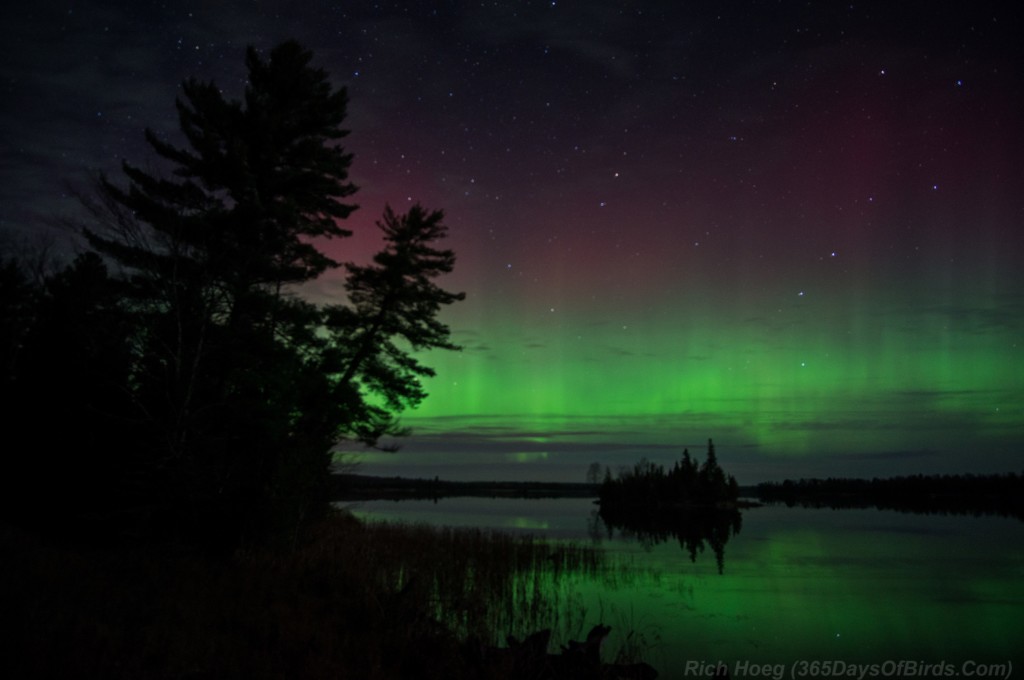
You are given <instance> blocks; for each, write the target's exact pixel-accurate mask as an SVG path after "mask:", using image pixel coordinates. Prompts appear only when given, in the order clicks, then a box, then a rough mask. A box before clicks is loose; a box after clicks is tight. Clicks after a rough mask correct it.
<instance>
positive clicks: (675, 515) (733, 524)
mask: <svg viewBox="0 0 1024 680" xmlns="http://www.w3.org/2000/svg"><path fill="white" fill-rule="evenodd" d="M598 521H599V522H600V524H603V525H604V527H605V529H606V531H607V536H608V538H613V537H614V533H615V532H616V531H618V532H619V535H620V536H621V537H622V538H625V539H627V540H635V541H637V542H638V543H640V544H641V545H643V546H644V548H645V549H650V548H653V547H654V546H656V545H659V544H661V543H666V542H668V541H671V540H673V539H674V540H677V541H679V547H680V548H682V549H683V550H684V551H685V552H686V553H687V554H688V555H689V556H690V561H691V562H696V561H697V554H698V553H703V552H704V548H705V546H707V547H709V548H711V551H712V552H713V553H714V555H715V562H716V563H717V564H718V573H719V574H721V573H723V572H724V570H725V544H726V543H728V542H729V538H731V537H732V536H735V535H737V534H739V533H740V529H741V528H742V527H743V516H742V515H741V514H740V512H739V510H735V509H730V510H723V509H717V508H678V509H675V510H673V511H671V512H665V511H658V510H656V509H653V508H646V507H630V508H612V507H604V506H602V507H601V509H600V510H599V511H596V512H595V513H594V514H593V516H592V519H591V524H592V527H593V528H592V529H591V532H590V533H591V537H592V538H597V537H598V536H599V535H600V534H599V528H598V526H599V522H598Z"/></svg>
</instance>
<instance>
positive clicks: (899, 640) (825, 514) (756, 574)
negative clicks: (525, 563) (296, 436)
mask: <svg viewBox="0 0 1024 680" xmlns="http://www.w3.org/2000/svg"><path fill="white" fill-rule="evenodd" d="M345 505H346V506H347V507H350V509H352V511H353V512H354V513H355V514H357V515H358V516H361V517H364V518H366V519H371V520H389V521H403V522H421V523H427V524H432V525H438V526H442V525H447V526H456V527H458V526H465V527H480V528H485V529H499V530H504V531H512V532H527V533H531V534H534V535H537V536H544V537H547V538H549V539H550V540H559V541H561V540H572V541H577V542H580V543H584V544H587V545H594V546H597V547H599V548H600V550H601V551H602V552H603V553H604V555H605V557H606V564H607V566H606V568H605V569H604V570H603V571H602V572H601V573H599V574H593V573H591V574H576V575H566V574H562V575H560V577H559V580H558V583H552V584H550V587H551V588H553V589H558V590H559V591H560V594H559V598H560V599H559V601H560V602H563V603H565V604H564V605H563V606H565V607H567V608H569V607H571V608H574V609H577V610H579V611H582V612H583V615H582V616H576V617H573V616H566V617H564V618H563V619H562V621H561V623H560V625H561V627H562V630H558V628H559V626H558V625H555V626H553V627H555V628H556V634H555V636H554V639H555V640H556V641H564V640H565V639H581V638H582V637H583V636H585V634H586V630H588V629H589V627H590V626H591V625H593V624H595V623H598V622H603V623H605V624H607V625H610V626H612V629H613V632H612V635H611V636H610V637H609V639H608V641H607V642H606V646H605V650H604V654H605V657H606V658H612V657H614V656H615V654H616V652H617V651H619V650H621V651H623V652H626V653H629V654H633V655H636V654H639V656H640V657H642V658H643V659H644V660H646V661H647V662H649V663H651V664H652V665H654V666H655V667H656V668H658V669H659V671H660V672H661V675H660V677H662V678H676V677H708V676H709V675H710V672H711V669H713V667H714V665H715V664H717V663H719V662H724V663H725V664H726V665H727V666H728V667H729V670H730V672H731V674H732V677H733V678H739V677H770V678H772V679H773V680H781V678H782V677H786V678H790V679H791V680H792V679H793V678H799V677H826V676H829V675H832V676H843V677H850V676H851V674H852V677H937V676H942V677H947V676H952V677H968V676H971V677H1000V678H1005V677H1008V676H1009V673H1008V671H1009V670H1010V667H1008V666H1007V665H1008V664H1013V666H1014V667H1015V668H1016V669H1018V671H1017V672H1018V673H1020V672H1021V670H1024V669H1021V667H1020V666H1019V665H1018V662H1019V661H1020V660H1021V659H1022V658H1024V652H1022V651H1021V649H1022V647H1024V522H1021V521H1019V520H1016V519H1008V518H1001V517H970V516H947V515H915V514H905V513H898V512H893V511H882V510H874V509H870V510H831V509H806V508H787V507H785V506H765V507H759V508H753V509H749V510H745V511H743V513H742V525H741V527H740V529H739V531H738V532H735V533H734V534H733V535H731V536H730V537H729V538H728V540H727V541H726V543H725V545H724V546H721V545H720V546H719V548H720V552H721V565H719V563H718V561H717V560H716V556H715V554H714V551H713V550H712V549H711V547H710V546H705V549H704V550H703V551H701V550H697V552H696V555H695V559H693V560H692V561H691V559H690V553H689V551H688V550H684V549H683V548H681V546H680V542H679V541H678V540H675V539H674V538H672V537H668V538H667V540H662V538H665V537H657V536H650V535H647V536H630V535H626V534H624V533H623V532H622V531H617V530H612V531H610V530H609V529H608V528H607V527H606V526H604V525H603V523H601V521H600V520H599V519H598V518H597V516H596V513H595V509H596V506H595V505H594V504H593V502H592V501H591V500H589V499H508V498H499V499H486V498H447V499H441V500H438V501H436V502H434V501H408V500H407V501H365V502H361V503H358V504H345ZM720 566H721V571H720V569H719V567H720ZM815 662H817V664H815ZM825 662H827V664H826V663H825Z"/></svg>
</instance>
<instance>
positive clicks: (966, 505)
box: [757, 472, 1024, 519]
mask: <svg viewBox="0 0 1024 680" xmlns="http://www.w3.org/2000/svg"><path fill="white" fill-rule="evenodd" d="M757 496H758V498H760V500H762V501H764V502H767V503H785V504H786V505H790V506H792V505H802V506H805V507H827V508H866V507H877V508H880V509H885V510H900V511H904V512H918V513H929V514H961V515H1002V516H1004V517H1017V518H1018V519H1024V476H1022V475H1018V474H1016V473H1012V472H1011V473H1008V474H994V475H973V474H964V475H912V476H909V477H890V478H886V479H878V478H874V479H847V478H834V477H829V478H828V479H800V480H796V481H794V480H791V479H787V480H786V481H784V482H782V483H777V482H766V483H763V484H759V485H758V486H757Z"/></svg>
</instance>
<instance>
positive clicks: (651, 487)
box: [598, 439, 740, 511]
mask: <svg viewBox="0 0 1024 680" xmlns="http://www.w3.org/2000/svg"><path fill="white" fill-rule="evenodd" d="M739 495H740V487H739V485H738V484H737V483H736V478H735V477H733V476H732V475H726V474H725V471H724V470H722V468H721V466H720V465H719V464H718V459H717V457H716V456H715V444H714V442H712V441H711V440H710V439H708V452H707V457H706V458H705V460H704V462H703V463H702V464H700V465H698V464H697V461H696V460H694V458H693V457H691V456H690V451H689V449H684V450H683V457H682V459H681V460H679V461H677V462H676V463H675V465H673V466H672V469H670V470H668V471H666V470H665V468H664V467H663V466H661V465H657V464H655V463H652V462H650V461H648V460H646V459H643V460H640V461H639V462H637V463H636V464H635V465H634V466H633V467H632V469H628V468H627V469H625V470H622V471H621V472H620V473H619V475H618V476H617V477H613V476H612V473H611V470H606V471H605V477H604V482H603V483H602V484H601V487H600V489H599V500H598V502H599V503H600V504H601V509H602V510H603V511H604V510H608V509H611V508H617V509H622V508H634V509H637V508H645V509H651V508H660V509H664V510H669V509H673V508H676V509H682V508H691V509H692V508H705V509H708V508H718V509H723V510H724V509H735V508H737V507H738V503H739V500H738V499H739Z"/></svg>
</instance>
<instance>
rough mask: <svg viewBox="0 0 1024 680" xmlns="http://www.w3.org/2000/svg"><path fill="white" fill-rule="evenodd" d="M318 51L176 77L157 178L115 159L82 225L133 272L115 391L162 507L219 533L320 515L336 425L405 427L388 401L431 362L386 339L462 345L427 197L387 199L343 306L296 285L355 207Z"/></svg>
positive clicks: (412, 397) (402, 395) (338, 103)
mask: <svg viewBox="0 0 1024 680" xmlns="http://www.w3.org/2000/svg"><path fill="white" fill-rule="evenodd" d="M311 61H312V54H311V53H310V52H309V51H307V50H306V49H304V48H303V47H301V46H300V45H299V44H298V43H296V42H293V41H290V42H285V43H283V44H281V45H279V46H278V47H276V48H274V49H273V50H272V51H271V52H270V53H269V58H268V59H266V60H264V59H263V57H262V56H261V55H260V54H259V53H258V52H257V51H256V50H254V49H252V48H250V49H249V50H248V53H247V58H246V64H247V67H248V74H249V77H248V85H247V87H246V90H245V95H244V99H243V100H242V101H232V100H228V99H225V97H224V95H223V94H222V93H221V90H220V89H219V88H218V87H217V86H216V85H215V84H213V83H206V82H199V81H196V80H188V81H186V82H185V83H184V85H183V88H182V92H183V97H182V98H181V99H179V100H178V101H177V109H178V117H179V122H180V127H181V131H182V134H183V136H184V138H185V140H186V141H187V146H186V147H185V148H179V147H177V146H174V145H172V144H171V143H169V142H167V141H164V140H161V139H159V138H158V137H157V136H156V135H155V134H154V133H153V132H151V131H147V132H146V139H147V140H148V142H149V144H150V146H151V147H152V149H153V150H154V151H155V153H156V154H157V155H158V156H159V157H161V158H162V159H164V161H165V162H166V163H167V164H168V166H169V167H170V169H171V172H170V175H169V177H165V176H157V175H155V174H153V173H151V172H148V171H144V170H142V169H140V168H139V167H138V166H135V165H132V164H129V163H125V164H124V166H123V171H124V174H125V176H126V178H127V180H128V183H127V186H125V187H122V186H119V185H118V184H116V183H115V182H114V181H111V180H110V179H108V178H106V177H103V178H101V179H100V182H99V191H98V195H97V198H95V199H93V200H92V201H91V202H90V206H91V207H92V208H93V212H94V214H95V215H96V216H97V217H100V218H102V227H101V228H90V229H86V230H85V234H86V237H87V239H88V241H89V243H90V244H91V245H92V247H93V248H95V249H96V250H97V251H99V252H100V253H102V254H104V255H106V256H107V257H108V258H110V259H111V260H113V261H114V262H116V263H117V264H118V265H120V267H121V269H122V270H123V271H124V272H125V274H126V279H127V280H128V282H129V285H128V287H127V293H126V296H125V300H126V304H125V309H126V313H127V314H128V315H129V316H130V317H131V318H132V319H133V320H134V323H135V326H134V328H135V331H134V333H133V335H132V341H133V347H134V352H135V354H134V356H135V360H136V363H135V367H134V371H133V373H132V376H131V380H130V381H129V382H128V384H127V385H126V386H125V388H126V390H128V391H129V392H130V393H131V395H132V398H133V400H134V416H135V417H136V418H138V419H139V420H140V421H142V423H143V426H142V428H141V430H142V431H144V432H146V433H147V434H146V436H145V441H144V442H140V443H141V444H142V445H141V446H140V447H139V456H142V457H144V458H145V466H144V467H146V468H147V469H148V470H149V471H150V473H151V477H152V480H153V484H152V487H153V489H154V490H155V491H154V494H155V496H156V503H157V505H158V507H159V508H160V509H161V512H163V513H164V514H165V515H167V517H166V518H165V521H166V522H169V523H170V524H171V525H173V526H179V527H187V528H188V529H187V530H196V529H197V528H198V527H202V530H203V531H205V532H206V533H209V534H210V535H211V537H213V538H217V537H223V536H229V535H237V534H238V533H239V532H241V533H246V532H248V533H254V532H255V533H258V532H262V531H265V530H266V529H267V527H269V526H271V525H276V526H277V527H278V528H282V525H283V527H285V528H287V527H294V526H296V525H298V524H301V523H302V521H303V520H304V519H307V518H308V517H310V516H311V515H313V514H315V513H316V511H317V510H318V509H321V508H322V507H323V506H324V503H323V500H324V497H323V495H322V492H323V489H324V484H325V481H326V479H327V474H328V470H329V464H330V449H331V447H332V446H333V445H334V444H335V443H336V442H337V441H338V439H339V438H341V437H345V436H350V437H357V438H359V439H361V440H363V441H364V442H367V443H371V444H372V443H375V442H376V438H377V437H379V436H381V435H383V434H385V433H395V432H398V431H399V428H398V427H397V424H396V419H395V414H396V413H397V411H399V410H401V409H402V408H403V407H405V406H407V405H410V404H415V403H417V402H418V401H419V400H420V399H422V398H423V397H424V396H425V391H424V389H423V387H422V385H421V384H420V382H419V378H420V377H422V376H427V375H431V373H432V372H431V371H430V369H429V368H427V367H425V366H422V365H421V364H419V362H418V361H417V360H416V359H414V358H413V356H412V354H410V353H407V352H405V351H404V350H400V349H399V347H398V345H396V344H395V340H396V339H397V340H399V341H401V342H404V343H405V344H406V345H407V346H408V349H409V350H410V351H413V352H414V351H416V350H422V349H429V348H432V347H439V348H448V349H454V348H455V346H454V345H453V344H452V343H450V341H449V340H448V328H447V327H446V326H444V325H443V324H442V323H440V321H438V319H437V314H438V313H439V311H440V309H441V307H442V305H447V304H450V303H451V302H454V301H456V300H459V299H461V297H462V296H461V294H454V293H447V292H446V291H443V290H442V289H440V288H438V287H437V286H436V285H434V284H433V283H432V282H431V279H432V278H433V277H436V276H438V275H440V274H444V273H447V272H449V271H451V269H452V265H453V263H454V255H453V254H452V253H451V251H446V250H438V249H435V248H433V247H432V246H431V245H430V244H431V242H432V241H435V240H438V239H441V238H443V237H444V235H445V231H446V230H445V228H444V227H443V226H442V225H441V223H440V219H441V214H440V213H439V212H437V213H430V214H428V213H426V212H425V211H424V210H423V209H422V208H420V207H419V206H416V207H415V208H413V209H412V210H411V211H410V213H409V215H408V216H398V215H395V214H394V213H392V212H391V210H390V209H388V210H387V211H386V213H385V217H384V221H383V223H382V228H383V229H384V231H385V237H386V240H387V244H388V245H387V247H386V248H385V250H384V251H382V252H381V253H380V254H378V256H377V258H376V263H375V265H374V266H372V267H356V266H354V265H352V266H349V267H348V269H347V272H348V281H349V283H348V285H347V290H348V293H349V296H350V298H351V307H346V306H344V305H334V306H332V307H329V308H321V307H318V306H316V305H313V304H311V303H309V302H307V301H304V300H302V299H301V298H300V297H298V296H297V295H296V294H295V290H296V286H298V285H301V284H303V283H305V282H308V281H310V280H312V279H314V278H316V277H318V276H319V275H321V274H322V273H324V272H325V271H327V270H329V269H333V268H337V267H340V266H341V265H340V263H339V262H336V261H335V260H333V259H331V258H330V257H328V256H327V255H325V254H324V253H323V252H321V251H320V250H318V249H317V248H316V247H315V245H314V244H313V242H312V240H313V239H317V238H331V237H345V236H348V235H350V231H349V230H347V229H345V228H343V227H341V226H340V221H341V220H343V219H344V218H346V217H347V216H348V215H349V214H350V213H351V212H352V211H353V210H354V209H355V206H354V205H352V204H350V203H347V202H345V200H346V199H347V198H348V197H349V196H351V195H352V194H353V193H354V192H355V190H356V189H355V186H354V185H353V184H352V183H351V182H349V180H348V170H349V166H350V165H351V162H352V156H351V154H349V153H347V152H346V151H345V150H344V148H343V147H342V146H341V145H340V141H341V140H342V139H343V138H344V137H345V136H346V135H347V134H348V133H347V131H346V130H344V129H342V127H341V125H342V122H343V121H344V119H345V117H346V110H347V96H346V92H345V90H344V89H337V90H336V89H334V88H333V87H332V86H331V84H330V82H329V79H328V76H327V74H326V72H324V71H323V70H321V69H318V68H314V67H313V66H311ZM374 395H379V397H382V399H380V398H378V397H377V396H374ZM381 402H383V405H381Z"/></svg>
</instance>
